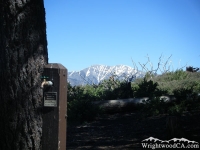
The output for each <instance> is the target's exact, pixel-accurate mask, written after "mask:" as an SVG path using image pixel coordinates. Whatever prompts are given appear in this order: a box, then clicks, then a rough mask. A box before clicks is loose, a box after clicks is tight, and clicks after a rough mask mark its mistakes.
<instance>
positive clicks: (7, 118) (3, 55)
mask: <svg viewBox="0 0 200 150" xmlns="http://www.w3.org/2000/svg"><path fill="white" fill-rule="evenodd" d="M47 61H48V54H47V40H46V23H45V9H44V2H43V0H0V131H1V132H0V149H1V150H39V149H41V136H42V111H41V110H42V109H41V108H42V90H41V89H40V84H41V79H40V76H41V73H42V69H43V66H44V65H45V64H47Z"/></svg>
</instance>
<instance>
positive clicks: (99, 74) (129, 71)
mask: <svg viewBox="0 0 200 150" xmlns="http://www.w3.org/2000/svg"><path fill="white" fill-rule="evenodd" d="M111 76H115V79H119V80H123V79H126V80H128V79H129V80H130V79H131V78H132V77H136V78H138V77H142V76H144V73H143V72H141V71H138V72H137V70H135V69H133V68H131V67H129V66H125V65H116V66H106V65H93V66H90V67H88V68H85V69H83V70H80V71H73V72H69V73H68V81H69V82H70V84H71V85H72V86H74V85H86V84H99V83H100V82H101V81H103V80H105V79H109V78H110V77H111Z"/></svg>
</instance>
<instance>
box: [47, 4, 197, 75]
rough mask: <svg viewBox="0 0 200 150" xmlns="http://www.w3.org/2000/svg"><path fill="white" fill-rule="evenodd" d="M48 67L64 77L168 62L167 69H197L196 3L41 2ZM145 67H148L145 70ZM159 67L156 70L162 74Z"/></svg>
mask: <svg viewBox="0 0 200 150" xmlns="http://www.w3.org/2000/svg"><path fill="white" fill-rule="evenodd" d="M44 4H45V9H46V23H47V40H48V53H49V62H50V63H61V64H62V65H64V66H65V67H66V68H67V69H68V71H79V70H81V69H84V68H86V67H89V66H91V65H96V64H102V65H110V66H113V65H121V64H123V65H128V66H131V67H134V66H133V63H132V60H131V58H132V59H133V61H134V62H135V63H136V64H137V66H138V68H139V69H140V65H139V63H138V62H140V63H141V64H144V63H146V62H147V61H148V58H147V55H148V56H149V58H150V62H151V63H152V64H153V66H154V68H156V67H157V64H158V62H159V57H160V56H161V55H162V56H163V57H162V62H163V63H165V62H166V61H167V59H168V58H169V57H170V55H172V56H171V58H170V61H169V62H171V64H169V65H168V66H171V68H172V69H174V70H175V69H177V68H180V67H183V66H185V65H186V64H187V65H191V66H194V67H200V1H199V0H59V1H55V0H44ZM149 67H150V65H149ZM162 67H163V66H161V68H162Z"/></svg>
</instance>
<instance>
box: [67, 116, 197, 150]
mask: <svg viewBox="0 0 200 150" xmlns="http://www.w3.org/2000/svg"><path fill="white" fill-rule="evenodd" d="M167 116H168V115H159V116H155V117H147V118H143V117H141V114H140V113H137V112H135V113H117V114H106V115H104V116H101V117H99V118H97V119H96V120H95V121H93V122H90V123H85V124H82V125H70V126H68V127H67V149H68V150H70V149H73V150H77V149H94V150H109V149H111V150H112V149H115V150H118V149H119V150H129V149H130V150H131V149H142V147H141V141H142V140H144V139H146V138H149V137H155V138H158V139H160V140H168V139H166V134H167V133H166V117H167ZM199 119H200V113H196V114H190V113H187V114H185V115H183V116H182V117H181V120H182V124H183V129H184V131H185V133H186V134H185V135H186V137H184V138H188V139H189V140H194V141H197V142H199V143H200V120H199Z"/></svg>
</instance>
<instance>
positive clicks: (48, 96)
mask: <svg viewBox="0 0 200 150" xmlns="http://www.w3.org/2000/svg"><path fill="white" fill-rule="evenodd" d="M44 106H45V107H57V92H45V93H44Z"/></svg>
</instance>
